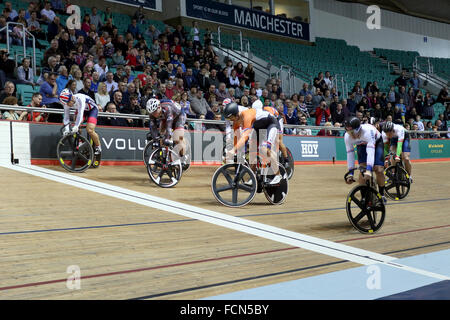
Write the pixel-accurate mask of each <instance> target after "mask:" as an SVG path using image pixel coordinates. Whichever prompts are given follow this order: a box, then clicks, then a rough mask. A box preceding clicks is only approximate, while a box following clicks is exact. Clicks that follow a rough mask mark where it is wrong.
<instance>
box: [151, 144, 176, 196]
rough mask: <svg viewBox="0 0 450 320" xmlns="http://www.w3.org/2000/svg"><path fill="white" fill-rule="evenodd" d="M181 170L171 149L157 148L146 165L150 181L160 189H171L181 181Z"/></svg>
mask: <svg viewBox="0 0 450 320" xmlns="http://www.w3.org/2000/svg"><path fill="white" fill-rule="evenodd" d="M182 172H183V169H182V167H181V161H180V160H179V159H178V156H177V155H176V153H175V152H173V151H172V150H171V149H167V150H165V149H164V148H158V149H156V150H154V151H153V152H152V154H151V155H150V158H149V160H148V164H147V173H148V175H149V177H150V179H151V180H152V181H153V182H154V183H155V184H156V185H158V186H160V187H161V188H171V187H173V186H175V185H176V184H177V183H178V182H179V181H180V180H181V174H182Z"/></svg>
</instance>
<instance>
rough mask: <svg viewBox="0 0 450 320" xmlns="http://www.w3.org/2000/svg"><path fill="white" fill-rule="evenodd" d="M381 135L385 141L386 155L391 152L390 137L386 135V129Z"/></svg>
mask: <svg viewBox="0 0 450 320" xmlns="http://www.w3.org/2000/svg"><path fill="white" fill-rule="evenodd" d="M381 137H382V138H383V143H384V156H385V157H386V156H387V155H388V154H389V149H390V146H391V144H390V140H389V139H388V137H387V136H386V133H384V131H383V132H382V133H381Z"/></svg>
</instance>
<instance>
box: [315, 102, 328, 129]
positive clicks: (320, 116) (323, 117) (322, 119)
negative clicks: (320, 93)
mask: <svg viewBox="0 0 450 320" xmlns="http://www.w3.org/2000/svg"><path fill="white" fill-rule="evenodd" d="M315 117H316V126H323V125H324V124H325V123H326V122H327V121H330V120H331V113H330V108H329V107H328V106H327V104H326V102H325V101H322V102H321V103H320V105H319V106H318V107H317V108H316V112H315Z"/></svg>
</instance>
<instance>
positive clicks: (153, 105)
mask: <svg viewBox="0 0 450 320" xmlns="http://www.w3.org/2000/svg"><path fill="white" fill-rule="evenodd" d="M158 107H159V100H158V99H155V98H151V99H149V100H148V101H147V111H148V113H150V114H152V113H153V112H155V111H156V109H158Z"/></svg>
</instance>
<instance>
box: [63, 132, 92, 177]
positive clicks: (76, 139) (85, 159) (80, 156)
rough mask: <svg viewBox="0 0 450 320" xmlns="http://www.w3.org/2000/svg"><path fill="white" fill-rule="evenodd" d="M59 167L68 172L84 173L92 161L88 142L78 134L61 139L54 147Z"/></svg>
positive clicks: (90, 147)
mask: <svg viewBox="0 0 450 320" xmlns="http://www.w3.org/2000/svg"><path fill="white" fill-rule="evenodd" d="M56 155H57V157H58V160H59V163H61V166H62V167H63V168H64V169H66V170H67V171H69V172H84V171H86V170H87V169H88V168H89V167H90V166H91V164H92V162H93V160H94V150H93V149H92V146H91V144H90V143H89V141H88V140H87V139H86V138H85V137H83V136H82V135H79V134H70V135H66V136H64V137H62V138H61V139H60V140H59V142H58V145H57V147H56Z"/></svg>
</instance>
